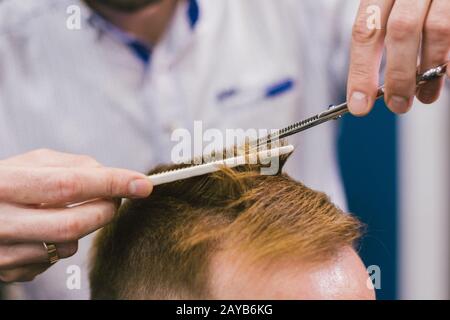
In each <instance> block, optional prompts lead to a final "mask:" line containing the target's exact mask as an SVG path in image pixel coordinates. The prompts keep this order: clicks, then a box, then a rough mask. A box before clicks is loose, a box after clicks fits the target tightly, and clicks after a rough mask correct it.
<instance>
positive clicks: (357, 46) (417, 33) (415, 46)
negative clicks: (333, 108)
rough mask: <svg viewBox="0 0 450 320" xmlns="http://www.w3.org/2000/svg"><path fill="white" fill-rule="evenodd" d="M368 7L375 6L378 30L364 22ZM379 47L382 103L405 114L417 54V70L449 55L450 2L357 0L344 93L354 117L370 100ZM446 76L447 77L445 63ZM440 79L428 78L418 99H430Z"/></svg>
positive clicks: (363, 111)
mask: <svg viewBox="0 0 450 320" xmlns="http://www.w3.org/2000/svg"><path fill="white" fill-rule="evenodd" d="M372 5H375V6H378V7H379V8H380V9H381V11H380V12H381V29H377V28H374V29H372V30H371V28H369V26H370V24H369V25H368V23H367V21H368V19H369V18H370V17H371V14H372V13H373V12H375V11H372V13H371V10H370V8H369V12H368V11H367V10H368V7H370V6H372ZM371 8H376V7H371ZM372 21H373V20H372ZM421 44H422V46H421ZM383 49H386V55H387V56H386V59H387V65H386V74H385V88H386V91H385V101H386V104H387V105H388V107H389V108H390V109H391V110H392V111H393V112H395V113H405V112H407V111H408V110H409V109H410V107H411V105H412V103H413V100H414V96H415V95H416V72H417V65H418V57H419V58H420V72H423V71H425V70H427V69H429V68H432V67H435V66H438V65H440V64H442V63H445V62H446V61H448V59H449V52H450V1H449V0H361V3H360V8H359V12H358V16H357V18H356V22H355V25H354V27H353V39H352V49H351V62H350V73H349V79H348V93H347V98H348V101H349V108H350V111H351V112H352V113H353V114H354V115H365V114H367V113H368V112H369V111H370V110H371V108H372V106H373V104H374V101H375V95H376V92H377V87H378V85H379V83H378V74H379V69H380V62H381V57H382V54H383ZM447 75H448V76H450V67H449V68H448V70H447ZM444 81H445V79H444V78H442V79H439V80H434V81H432V82H431V83H429V84H426V85H424V86H423V87H421V89H420V90H419V91H418V93H417V97H418V98H419V100H420V101H422V102H424V103H432V102H434V101H436V100H437V99H438V97H439V93H440V91H441V90H442V87H443V84H444Z"/></svg>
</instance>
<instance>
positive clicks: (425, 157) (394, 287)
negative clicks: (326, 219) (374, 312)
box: [338, 81, 450, 299]
mask: <svg viewBox="0 0 450 320" xmlns="http://www.w3.org/2000/svg"><path fill="white" fill-rule="evenodd" d="M448 87H449V86H448V81H447V89H446V91H445V92H444V97H443V99H441V100H440V102H438V103H437V104H435V105H433V106H425V105H422V104H421V103H419V102H416V103H415V105H414V108H413V110H412V111H411V112H410V113H408V114H407V115H403V116H396V115H394V114H392V113H390V112H389V111H388V109H387V108H386V107H385V105H384V103H382V102H379V103H377V105H376V107H375V108H374V112H372V113H371V114H370V115H369V116H368V117H366V118H362V119H358V118H354V117H344V119H342V121H341V122H340V128H339V132H340V134H339V140H338V150H339V164H340V167H341V173H342V177H343V181H344V185H345V190H346V193H347V200H348V204H349V209H350V211H351V212H353V213H355V214H357V215H358V216H359V217H360V218H361V220H362V221H364V222H365V223H366V225H367V232H366V235H365V237H364V239H363V241H362V243H361V255H362V258H363V260H364V262H365V263H366V265H378V266H379V267H380V270H381V289H379V290H377V298H379V299H449V298H450V293H449V292H450V279H449V274H450V268H449V262H450V258H449V253H450V246H449V244H450V239H449V227H450V222H449V217H450V192H449V191H450V185H449V184H450V182H449V181H450V140H449V137H450V125H449V124H450V96H449V90H448Z"/></svg>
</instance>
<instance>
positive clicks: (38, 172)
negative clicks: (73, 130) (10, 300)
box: [0, 150, 152, 283]
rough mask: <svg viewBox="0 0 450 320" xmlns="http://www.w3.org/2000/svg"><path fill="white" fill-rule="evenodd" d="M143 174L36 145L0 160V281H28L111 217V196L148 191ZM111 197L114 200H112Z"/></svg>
mask: <svg viewBox="0 0 450 320" xmlns="http://www.w3.org/2000/svg"><path fill="white" fill-rule="evenodd" d="M151 191H152V185H151V183H150V182H149V180H148V179H147V178H146V176H145V175H143V174H140V173H137V172H133V171H128V170H124V169H115V168H106V167H103V166H101V165H100V164H99V163H98V162H97V161H95V160H94V159H92V158H89V157H87V156H78V155H71V154H66V153H60V152H55V151H51V150H37V151H32V152H30V153H26V154H23V155H20V156H17V157H14V158H9V159H6V160H2V161H0V281H1V282H5V283H9V282H15V281H30V280H32V279H34V277H36V276H37V275H38V274H40V273H42V272H44V271H45V270H47V269H48V268H49V267H50V263H49V256H48V252H47V250H46V249H45V247H44V245H43V243H44V242H45V243H47V244H55V245H56V248H57V253H58V256H59V258H67V257H69V256H72V255H74V254H75V252H76V251H77V248H78V240H79V239H81V238H82V237H84V236H86V235H87V234H89V233H91V232H93V231H95V230H97V229H99V228H101V227H103V226H104V225H106V224H107V223H108V222H110V221H111V219H112V217H113V215H114V213H115V212H116V210H117V203H118V202H117V198H125V197H126V198H140V197H146V196H148V195H149V194H150V193H151ZM115 198H116V200H114V199H115Z"/></svg>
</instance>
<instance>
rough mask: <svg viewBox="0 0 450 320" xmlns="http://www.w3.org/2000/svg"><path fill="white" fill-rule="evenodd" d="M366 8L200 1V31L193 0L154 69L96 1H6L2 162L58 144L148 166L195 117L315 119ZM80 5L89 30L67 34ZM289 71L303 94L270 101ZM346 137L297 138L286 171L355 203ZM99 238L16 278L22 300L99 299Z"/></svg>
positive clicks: (0, 15) (252, 122) (316, 133)
mask: <svg viewBox="0 0 450 320" xmlns="http://www.w3.org/2000/svg"><path fill="white" fill-rule="evenodd" d="M355 2H357V1H353V0H352V1H350V2H346V3H345V6H344V5H343V4H342V3H341V4H342V5H341V6H336V4H337V2H336V1H316V0H315V1H300V0H244V1H243V0H201V1H199V3H200V19H199V22H198V24H197V25H196V27H195V29H194V31H192V30H191V28H190V26H189V24H188V21H187V19H186V5H185V4H184V3H182V4H180V6H179V8H178V10H177V12H176V15H175V18H174V20H173V23H172V25H171V27H170V29H169V32H168V33H167V34H166V36H165V38H164V39H163V41H162V42H161V43H160V44H159V45H158V46H157V47H156V48H155V49H154V52H153V56H152V60H151V64H150V68H149V69H147V70H146V69H145V67H144V65H143V64H142V62H141V61H140V60H139V59H137V58H136V56H135V55H134V53H132V52H131V51H130V50H129V48H128V47H126V46H124V45H123V44H122V43H119V42H118V41H116V39H114V38H112V37H110V36H109V35H108V34H104V33H102V32H100V31H99V30H97V29H95V28H94V27H92V26H91V25H89V24H88V22H87V20H88V18H89V16H90V11H89V9H88V8H87V7H86V6H85V5H83V4H82V3H80V2H78V1H76V0H41V1H33V0H21V1H12V0H6V1H0V159H3V158H6V157H9V156H13V155H17V154H20V153H23V152H26V151H30V150H33V149H37V148H51V149H55V150H58V151H65V152H70V153H77V154H78V153H81V154H88V155H90V156H92V157H94V158H96V159H97V160H98V161H100V162H101V163H103V164H105V165H108V166H115V167H125V168H130V169H135V170H140V171H143V172H144V171H146V170H148V169H150V168H151V167H152V166H154V165H156V164H158V163H161V162H168V161H170V154H171V148H172V147H173V146H174V143H173V142H171V141H170V135H171V133H172V131H173V129H174V128H177V127H184V128H188V129H190V128H192V126H193V122H194V120H202V121H203V127H204V129H207V128H218V129H221V130H224V129H226V128H242V129H247V128H269V129H271V128H280V127H283V126H286V125H288V124H291V123H293V122H296V121H298V120H300V119H302V118H304V117H307V116H310V115H312V114H315V113H317V112H318V111H321V110H323V109H324V108H326V107H327V105H328V104H330V103H333V102H335V103H338V102H341V100H342V96H343V94H344V93H345V92H344V88H345V81H346V78H345V71H346V70H345V69H346V67H345V66H346V63H347V52H348V50H349V48H348V46H347V40H348V38H349V36H350V31H349V30H350V26H351V24H352V21H353V17H352V15H353V14H354V13H355V10H354V9H355V6H354V5H355ZM74 3H75V4H77V5H79V6H80V7H81V12H82V16H83V19H82V28H81V30H69V29H68V28H66V19H67V18H68V14H67V13H66V9H67V7H68V6H69V5H73V4H74ZM347 7H351V9H349V10H347V9H348V8H347ZM346 8H347V9H346ZM284 79H290V80H293V81H294V82H295V86H294V88H293V89H292V90H289V91H286V92H285V93H283V94H280V95H277V96H274V97H272V98H267V97H265V96H264V92H265V91H266V90H267V89H268V88H270V87H271V86H273V85H276V84H277V83H280V81H282V80H284ZM230 91H231V92H233V94H230V95H229V97H228V98H224V99H219V98H218V96H221V95H224V94H225V96H226V95H227V94H226V93H227V92H228V93H229V92H230ZM336 136H337V133H336V132H335V126H334V125H333V124H326V125H322V126H321V127H319V128H315V129H313V130H310V131H309V132H306V133H304V134H301V135H299V136H297V137H295V138H293V139H292V140H291V142H292V143H293V144H294V145H296V147H297V148H296V151H295V155H294V156H293V157H292V158H291V159H290V160H289V164H288V166H287V172H288V173H290V174H291V175H292V176H293V177H295V178H297V179H300V180H301V181H303V182H304V183H305V184H307V185H308V186H310V187H312V188H315V189H318V190H322V191H325V192H326V193H328V194H329V195H330V196H331V197H332V199H333V200H334V201H335V202H336V203H338V204H339V205H340V206H342V207H345V200H344V195H343V191H342V187H341V184H340V179H339V174H338V169H337V163H336V152H335V139H336ZM90 241H91V237H87V238H85V239H83V240H82V241H81V242H80V250H79V252H78V253H77V255H76V256H74V257H72V258H70V259H67V260H64V261H60V262H59V263H58V264H56V265H55V266H53V267H52V268H51V269H50V270H49V271H47V272H46V273H45V274H43V275H41V276H39V277H37V278H36V279H35V280H34V281H33V282H32V283H29V284H26V285H17V286H16V289H17V290H16V291H15V292H16V293H17V294H18V297H25V298H38V299H39V298H56V299H60V298H64V299H70V298H88V296H89V287H88V281H87V256H88V249H89V245H90ZM112 263H113V262H112ZM70 265H79V266H80V267H81V269H82V282H81V284H82V288H81V290H69V289H67V287H66V281H67V279H68V277H69V275H68V274H66V270H67V267H68V266H70Z"/></svg>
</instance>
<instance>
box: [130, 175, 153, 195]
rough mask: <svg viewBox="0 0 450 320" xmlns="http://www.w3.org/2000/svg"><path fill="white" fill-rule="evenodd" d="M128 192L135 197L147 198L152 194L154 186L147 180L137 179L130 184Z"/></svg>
mask: <svg viewBox="0 0 450 320" xmlns="http://www.w3.org/2000/svg"><path fill="white" fill-rule="evenodd" d="M128 191H129V193H130V195H131V196H134V197H139V198H140V197H147V196H148V195H149V194H150V193H151V192H152V184H151V183H150V181H149V180H147V179H137V180H133V181H131V182H130V184H129V185H128Z"/></svg>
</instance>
